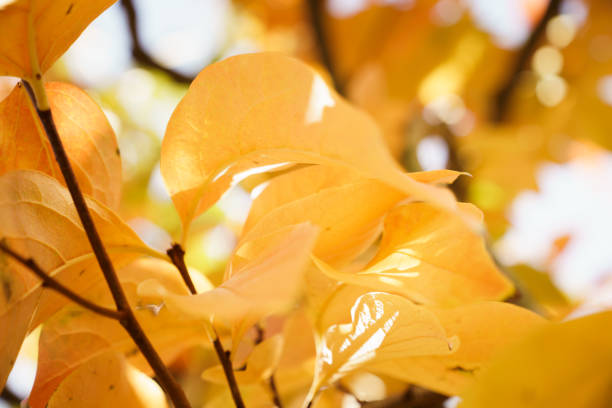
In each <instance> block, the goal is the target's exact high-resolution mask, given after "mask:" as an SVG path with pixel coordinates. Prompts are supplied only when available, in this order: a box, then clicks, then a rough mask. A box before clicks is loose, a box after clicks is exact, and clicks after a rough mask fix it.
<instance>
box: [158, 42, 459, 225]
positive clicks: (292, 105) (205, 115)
mask: <svg viewBox="0 0 612 408" xmlns="http://www.w3.org/2000/svg"><path fill="white" fill-rule="evenodd" d="M317 78H319V77H318V74H316V72H315V71H314V70H312V69H311V68H309V67H308V66H307V65H305V64H303V63H301V62H299V61H298V60H295V59H292V58H289V57H286V56H282V55H280V54H267V53H261V54H246V55H238V56H235V57H231V58H228V59H225V60H223V61H221V62H218V63H216V64H213V65H210V66H209V67H207V68H205V69H204V70H203V71H202V72H201V73H200V74H199V75H198V77H197V78H196V79H195V80H194V82H193V83H192V84H191V87H190V88H189V91H188V92H187V95H185V97H184V98H183V99H182V101H181V102H180V103H179V105H178V107H177V108H176V110H175V111H174V113H173V114H172V117H171V118H170V122H169V123H168V128H167V131H166V135H165V137H164V140H163V144H162V157H161V172H162V174H163V176H164V179H165V180H166V183H167V185H168V188H169V190H170V194H171V196H172V199H173V201H174V204H175V206H176V208H177V210H178V212H179V214H180V216H181V219H182V222H183V227H184V230H187V229H188V227H189V224H190V223H191V221H192V220H193V218H195V217H196V216H197V215H199V214H201V213H202V212H203V211H204V210H206V209H207V208H209V207H210V206H211V205H212V204H213V203H214V202H215V201H216V200H217V199H218V198H219V197H220V196H221V194H222V193H223V192H224V191H225V190H227V189H228V187H229V186H230V184H231V182H232V178H233V176H234V175H236V174H238V173H240V172H243V171H245V170H248V169H250V168H253V167H260V166H264V165H270V164H275V163H283V162H288V161H289V162H297V163H311V164H333V165H341V166H346V167H348V168H350V169H353V170H354V171H357V172H359V173H361V174H362V175H364V176H365V177H369V178H375V179H377V180H379V181H381V182H383V183H385V184H387V185H388V186H390V187H393V188H396V189H398V190H400V191H402V192H403V193H405V194H408V195H411V196H412V197H414V198H417V199H422V200H427V201H431V202H433V203H435V204H436V205H438V206H441V207H444V208H447V209H454V208H455V200H454V198H453V196H452V194H451V193H450V192H449V191H446V190H444V189H440V188H438V187H434V186H428V185H425V184H423V183H419V182H417V181H416V180H415V179H413V178H412V177H411V176H410V175H409V174H407V173H405V172H403V171H402V169H401V168H400V167H399V165H397V164H396V163H395V162H394V160H393V158H392V157H391V155H390V153H389V151H388V150H387V148H386V146H385V144H384V141H383V139H382V136H381V135H380V131H379V129H378V127H377V126H376V124H375V123H374V121H373V120H372V119H370V117H369V116H368V115H366V114H365V113H363V112H361V111H358V110H357V109H355V108H353V107H351V106H350V105H349V104H348V103H347V102H345V101H344V100H343V99H341V98H340V97H339V96H338V95H337V94H336V93H335V92H334V91H331V90H328V89H327V90H326V92H323V91H322V90H321V87H322V86H323V84H322V83H319V84H320V85H317V83H318V82H317V81H318V79H317ZM313 84H314V85H313ZM313 88H314V90H315V91H316V92H315V93H316V95H314V96H313V95H312V91H313ZM328 94H329V95H328ZM328 96H331V100H330V99H329V98H328ZM313 98H314V100H315V102H312V103H314V105H313V106H314V107H315V108H316V109H315V111H316V112H315V113H313V114H310V113H309V112H310V111H309V109H311V100H313ZM332 102H333V103H332ZM313 109H314V108H313ZM321 109H322V113H321V115H320V116H321V117H320V120H319V121H314V119H313V118H315V117H316V118H319V111H320V110H321ZM311 116H312V117H311ZM306 122H308V123H306ZM184 234H185V231H184Z"/></svg>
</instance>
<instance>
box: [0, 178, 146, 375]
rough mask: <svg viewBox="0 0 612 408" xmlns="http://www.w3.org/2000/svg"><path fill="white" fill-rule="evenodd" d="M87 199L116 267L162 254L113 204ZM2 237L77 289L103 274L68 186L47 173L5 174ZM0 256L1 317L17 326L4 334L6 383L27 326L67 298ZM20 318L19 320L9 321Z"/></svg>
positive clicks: (0, 189)
mask: <svg viewBox="0 0 612 408" xmlns="http://www.w3.org/2000/svg"><path fill="white" fill-rule="evenodd" d="M87 204H88V206H89V208H90V211H91V213H92V217H93V220H94V222H95V224H96V226H97V228H98V231H99V232H100V235H101V237H102V240H103V242H104V244H105V245H106V248H107V249H108V250H109V252H110V255H111V258H112V259H113V261H114V263H115V265H116V266H120V265H122V264H125V263H126V262H128V261H129V260H131V259H134V258H135V257H137V256H139V255H142V254H150V255H154V256H157V253H156V252H155V251H153V250H152V249H150V248H148V247H147V246H146V245H145V244H144V243H143V242H142V241H141V240H140V239H139V238H138V236H137V235H136V234H135V233H134V232H133V231H132V230H131V229H130V228H129V227H128V226H127V225H126V224H125V223H124V222H123V221H122V220H121V219H120V218H119V216H117V215H116V214H115V213H114V212H112V211H111V210H110V209H108V208H107V207H105V206H104V205H103V204H101V203H99V202H97V201H95V200H93V199H87ZM0 239H2V240H4V241H5V244H6V245H8V246H9V247H11V248H12V249H13V250H15V251H16V252H18V253H20V254H22V255H24V256H29V257H31V258H33V259H34V261H35V262H36V263H37V264H38V266H40V267H41V268H42V269H43V270H44V271H48V273H49V275H51V276H53V277H54V278H55V279H57V280H58V281H60V282H63V283H64V284H67V285H68V286H69V287H70V288H72V289H73V290H74V291H76V292H80V291H82V290H85V289H86V288H88V287H89V286H91V285H92V284H93V283H94V282H96V281H97V280H100V279H102V274H101V273H100V270H99V268H98V265H97V263H96V260H95V257H94V255H93V253H92V251H91V247H90V246H89V241H88V240H87V237H86V235H85V231H84V230H83V227H82V226H81V222H80V220H79V218H78V215H77V212H76V210H75V209H74V206H73V204H72V199H71V198H70V194H69V193H68V190H66V188H65V187H63V186H62V185H61V184H59V182H58V181H57V180H56V179H53V178H51V177H49V176H47V175H45V174H43V173H40V172H37V171H30V170H18V171H13V172H9V173H6V174H4V175H2V176H0ZM0 260H1V262H0V280H1V281H2V287H3V291H2V293H0V322H2V327H12V328H14V329H12V330H10V331H9V332H8V334H7V335H6V336H1V337H0V346H1V348H2V350H6V352H5V353H2V361H1V363H2V366H0V383H2V384H3V383H4V381H5V380H6V375H8V372H9V371H10V369H11V367H12V364H13V362H14V358H15V355H16V354H17V351H18V350H19V345H20V344H21V342H22V341H23V338H24V337H25V335H26V333H27V331H28V330H29V329H30V328H34V327H36V326H37V325H38V324H40V323H41V322H42V321H44V320H45V319H46V318H47V317H49V316H50V315H51V314H53V313H54V312H56V311H57V310H58V309H59V308H61V307H62V306H63V305H65V304H66V303H67V302H68V301H67V300H66V298H64V297H63V296H61V295H59V294H57V293H55V292H53V291H50V290H43V287H42V282H41V281H40V279H38V278H37V277H35V276H34V275H33V274H32V273H31V272H30V271H28V270H26V269H24V268H23V267H22V266H19V265H17V264H16V263H15V262H12V261H9V260H8V258H7V256H6V255H4V254H2V255H1V256H0ZM38 298H39V301H38V302H37V301H35V300H33V299H38ZM17 318H19V319H20V320H19V324H16V325H11V326H8V324H9V322H14V321H15V319H17ZM5 324H7V325H6V326H5ZM9 345H10V348H9Z"/></svg>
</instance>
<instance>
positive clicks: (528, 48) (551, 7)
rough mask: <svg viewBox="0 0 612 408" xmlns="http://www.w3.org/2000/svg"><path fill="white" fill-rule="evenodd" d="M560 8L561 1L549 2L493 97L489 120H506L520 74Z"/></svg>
mask: <svg viewBox="0 0 612 408" xmlns="http://www.w3.org/2000/svg"><path fill="white" fill-rule="evenodd" d="M560 6H561V0H550V1H549V3H548V7H547V8H546V12H545V13H544V15H543V16H542V18H541V19H540V21H539V22H538V24H537V25H536V26H535V28H534V29H533V31H532V32H531V35H530V36H529V38H528V39H527V41H526V42H525V44H524V45H523V47H522V48H521V50H520V51H519V54H518V56H517V59H516V61H515V63H514V67H513V68H512V70H511V71H510V75H509V76H508V78H507V79H506V81H504V82H503V84H502V86H501V87H500V89H499V91H498V92H497V94H496V95H495V104H494V107H493V112H492V115H491V119H492V120H493V121H494V122H497V123H500V122H503V121H504V120H505V119H506V115H507V114H508V108H509V105H510V100H511V97H512V92H513V90H514V88H515V87H516V85H517V84H518V82H519V79H520V75H521V72H522V71H523V70H524V69H525V67H526V66H527V63H528V61H529V58H530V57H531V55H532V54H533V53H534V51H535V49H536V47H537V45H538V43H539V42H540V38H541V37H542V34H543V33H544V31H545V30H546V25H547V24H548V22H549V21H550V19H551V18H553V17H554V16H556V15H557V14H558V13H559V7H560Z"/></svg>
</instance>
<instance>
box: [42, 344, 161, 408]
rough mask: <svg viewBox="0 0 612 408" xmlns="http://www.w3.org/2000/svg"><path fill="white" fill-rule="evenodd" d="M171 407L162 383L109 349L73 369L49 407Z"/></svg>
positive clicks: (50, 401)
mask: <svg viewBox="0 0 612 408" xmlns="http://www.w3.org/2000/svg"><path fill="white" fill-rule="evenodd" d="M83 405H86V406H88V407H93V408H95V407H99V408H105V407H112V406H123V407H134V408H167V407H168V403H167V402H166V396H165V395H164V392H163V391H162V389H161V387H160V386H159V384H157V383H156V382H155V381H154V380H152V379H151V378H149V377H147V376H146V375H145V374H143V373H142V372H140V371H138V370H137V369H135V368H134V367H131V366H130V365H129V364H128V363H127V362H126V361H125V359H124V357H123V356H122V355H121V354H119V353H116V352H111V351H109V352H106V353H103V354H101V355H98V356H97V357H96V358H94V359H92V360H90V361H88V362H87V363H85V364H83V365H82V366H81V367H79V368H78V369H76V370H75V371H74V372H73V373H71V374H70V375H69V376H68V377H67V378H66V379H65V380H64V381H63V382H62V383H61V384H60V386H59V387H58V389H57V391H55V393H54V394H53V396H52V397H51V399H50V400H49V404H48V405H47V407H48V408H64V407H75V408H76V407H82V406H83Z"/></svg>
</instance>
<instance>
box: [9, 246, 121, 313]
mask: <svg viewBox="0 0 612 408" xmlns="http://www.w3.org/2000/svg"><path fill="white" fill-rule="evenodd" d="M0 250H1V251H3V252H5V253H6V254H7V255H9V256H10V257H11V258H13V259H15V260H16V261H17V262H19V263H20V264H22V265H23V266H25V267H26V268H27V269H29V270H30V271H31V272H32V273H33V274H34V275H36V276H38V277H39V278H40V279H41V280H42V281H43V286H44V287H46V288H49V289H53V290H55V291H56V292H58V293H60V294H62V295H64V296H66V297H67V298H68V299H70V300H72V301H73V302H74V303H76V304H78V305H80V306H82V307H84V308H85V309H89V310H91V311H92V312H94V313H97V314H99V315H102V316H105V317H109V318H111V319H115V320H121V319H123V318H124V317H125V313H123V312H120V311H118V310H115V309H109V308H107V307H104V306H100V305H97V304H95V303H93V302H91V301H89V300H87V299H85V298H84V297H82V296H80V295H78V294H76V293H74V292H73V291H72V290H70V289H69V288H67V287H66V286H64V285H63V284H61V283H60V282H58V281H57V280H55V278H53V277H51V276H49V275H47V274H46V273H45V271H43V270H42V269H41V268H40V267H39V266H38V264H36V262H34V260H33V259H32V258H25V257H23V256H21V255H19V254H18V253H17V252H15V251H13V250H12V249H11V248H9V247H8V246H7V245H6V244H5V243H4V242H2V241H0Z"/></svg>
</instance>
